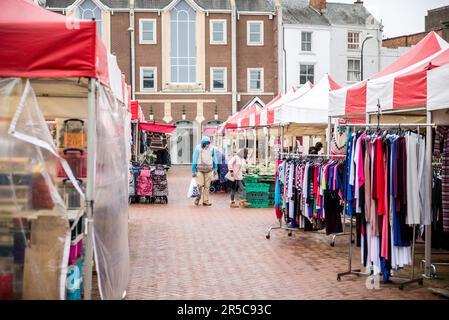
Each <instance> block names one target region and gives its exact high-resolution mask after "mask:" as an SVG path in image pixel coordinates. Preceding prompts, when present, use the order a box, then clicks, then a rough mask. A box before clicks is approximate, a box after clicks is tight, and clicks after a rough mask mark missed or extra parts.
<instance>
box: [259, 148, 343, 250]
mask: <svg viewBox="0 0 449 320" xmlns="http://www.w3.org/2000/svg"><path fill="white" fill-rule="evenodd" d="M282 156H288V157H289V158H296V159H307V158H329V159H331V158H341V159H342V158H345V157H346V156H345V155H332V154H299V153H291V152H279V159H281V158H282ZM345 208H346V206H344V207H343V210H345ZM343 213H344V214H345V212H343ZM344 217H345V215H343V232H342V233H336V234H334V235H332V237H333V238H332V240H331V246H334V244H335V237H336V236H339V235H343V234H345V233H344V232H345V229H344V228H345V220H344ZM302 219H305V218H304V217H303V218H302ZM276 229H282V230H287V231H289V233H288V236H289V237H291V236H292V235H293V233H292V232H293V231H298V230H301V228H300V227H297V228H292V227H289V226H288V225H283V223H282V217H281V218H280V219H279V225H275V226H271V227H270V228H268V230H267V234H266V236H265V237H266V238H267V239H270V237H271V231H272V230H276Z"/></svg>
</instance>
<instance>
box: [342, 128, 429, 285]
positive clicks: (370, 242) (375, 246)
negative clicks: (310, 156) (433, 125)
mask: <svg viewBox="0 0 449 320" xmlns="http://www.w3.org/2000/svg"><path fill="white" fill-rule="evenodd" d="M425 150H426V144H425V139H424V137H423V136H422V135H420V134H418V133H416V132H413V131H410V130H407V131H404V130H401V129H397V130H392V129H390V130H384V131H382V130H376V131H370V130H368V131H357V132H353V133H352V134H351V135H350V136H349V142H348V150H347V155H346V157H347V159H348V162H347V163H348V166H347V168H346V176H347V180H346V185H345V188H346V190H347V192H346V198H347V202H348V207H347V212H348V215H354V216H355V217H356V219H357V233H358V238H357V245H358V246H360V247H361V262H362V263H363V265H364V266H367V267H369V268H372V271H373V272H374V274H379V273H382V274H383V278H384V281H385V282H387V281H389V277H390V271H391V270H392V269H398V268H402V267H404V266H405V265H410V264H411V263H412V261H413V259H412V243H413V241H414V239H413V226H415V225H429V224H430V223H431V210H430V208H431V204H430V202H429V201H430V200H429V197H430V195H429V192H430V190H431V187H430V178H431V177H429V176H427V170H424V169H423V168H425V167H427V166H430V161H431V160H430V159H427V155H426V152H425Z"/></svg>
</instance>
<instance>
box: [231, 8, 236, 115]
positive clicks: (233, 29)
mask: <svg viewBox="0 0 449 320" xmlns="http://www.w3.org/2000/svg"><path fill="white" fill-rule="evenodd" d="M231 10H232V14H231V47H232V54H231V64H232V67H231V69H232V71H231V73H232V114H235V113H236V112H237V8H236V5H235V0H231Z"/></svg>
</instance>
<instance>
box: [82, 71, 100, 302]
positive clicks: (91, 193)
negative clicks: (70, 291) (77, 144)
mask: <svg viewBox="0 0 449 320" xmlns="http://www.w3.org/2000/svg"><path fill="white" fill-rule="evenodd" d="M87 102H88V137H87V177H88V179H87V187H86V219H85V223H86V224H85V227H86V228H85V235H86V252H85V262H84V299H85V300H91V299H92V259H93V253H94V249H93V243H94V233H93V231H94V225H93V213H94V198H95V190H94V189H95V146H96V137H97V134H96V133H97V128H96V80H95V79H93V78H90V79H89V92H88V97H87Z"/></svg>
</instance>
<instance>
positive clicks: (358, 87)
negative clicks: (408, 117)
mask: <svg viewBox="0 0 449 320" xmlns="http://www.w3.org/2000/svg"><path fill="white" fill-rule="evenodd" d="M447 50H449V44H448V43H447V42H446V41H444V40H443V39H442V38H441V37H440V36H439V35H438V34H436V33H435V32H433V31H432V32H430V33H429V34H428V35H427V36H426V37H425V38H424V39H422V40H421V41H420V42H419V43H418V44H417V45H416V46H414V47H412V48H411V49H410V51H408V52H407V53H406V54H404V55H403V56H401V57H400V58H398V59H397V60H396V61H395V62H393V63H392V64H391V65H390V66H388V67H387V68H385V69H384V70H382V71H381V72H379V73H377V74H375V75H373V76H371V77H370V78H369V79H368V80H364V81H360V82H358V83H356V84H353V85H351V86H348V87H345V88H341V89H339V90H334V91H332V92H331V93H330V94H329V97H330V108H329V115H331V116H344V115H363V114H365V113H366V112H376V111H377V105H378V104H380V106H381V108H382V110H393V109H406V108H414V107H422V106H425V104H426V98H427V90H426V87H427V70H428V69H431V68H434V67H438V66H441V65H444V64H446V63H448V58H449V57H448V53H447Z"/></svg>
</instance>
